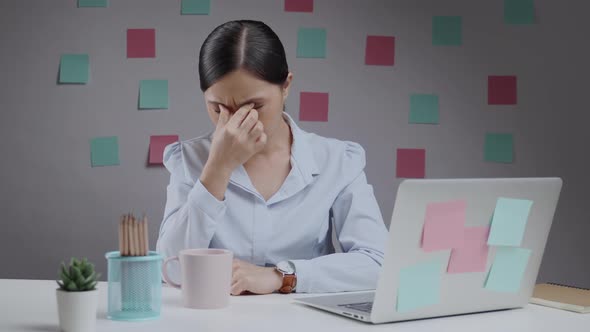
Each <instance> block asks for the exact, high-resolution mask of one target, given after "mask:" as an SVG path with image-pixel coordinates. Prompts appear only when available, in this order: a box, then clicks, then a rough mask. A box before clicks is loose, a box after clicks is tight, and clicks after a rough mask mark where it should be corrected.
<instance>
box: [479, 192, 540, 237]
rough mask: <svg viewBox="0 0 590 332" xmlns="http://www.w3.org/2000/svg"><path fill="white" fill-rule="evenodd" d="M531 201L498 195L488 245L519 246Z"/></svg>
mask: <svg viewBox="0 0 590 332" xmlns="http://www.w3.org/2000/svg"><path fill="white" fill-rule="evenodd" d="M532 206H533V201H531V200H528V199H516V198H505V197H500V198H498V200H497V201H496V208H495V209H494V215H493V216H492V225H491V228H490V235H489V237H488V245H492V246H520V245H521V243H522V238H523V237H524V232H525V230H526V225H527V222H528V220H529V214H530V212H531V207H532Z"/></svg>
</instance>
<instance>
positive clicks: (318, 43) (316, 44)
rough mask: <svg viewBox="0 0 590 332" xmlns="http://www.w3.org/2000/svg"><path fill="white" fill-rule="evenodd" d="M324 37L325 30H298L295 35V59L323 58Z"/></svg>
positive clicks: (324, 55)
mask: <svg viewBox="0 0 590 332" xmlns="http://www.w3.org/2000/svg"><path fill="white" fill-rule="evenodd" d="M326 35H327V34H326V29H322V28H300V29H299V32H298V33H297V57H298V58H325V57H326Z"/></svg>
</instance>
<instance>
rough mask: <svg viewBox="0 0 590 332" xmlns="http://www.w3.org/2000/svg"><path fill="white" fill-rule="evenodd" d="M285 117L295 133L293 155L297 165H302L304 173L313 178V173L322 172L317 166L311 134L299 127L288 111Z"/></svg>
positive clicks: (292, 146)
mask: <svg viewBox="0 0 590 332" xmlns="http://www.w3.org/2000/svg"><path fill="white" fill-rule="evenodd" d="M283 118H285V119H286V120H287V121H288V122H289V127H291V132H292V133H293V144H292V145H291V157H292V158H293V159H295V162H296V163H297V166H299V167H300V171H301V173H302V175H303V176H304V177H310V178H311V177H312V176H313V175H317V174H320V169H319V168H318V166H317V163H316V160H315V156H314V154H313V150H312V146H311V143H310V142H309V134H308V133H306V132H305V131H303V130H302V129H301V128H299V126H298V125H297V124H296V123H295V121H293V118H292V117H291V116H290V115H289V114H288V113H286V112H283Z"/></svg>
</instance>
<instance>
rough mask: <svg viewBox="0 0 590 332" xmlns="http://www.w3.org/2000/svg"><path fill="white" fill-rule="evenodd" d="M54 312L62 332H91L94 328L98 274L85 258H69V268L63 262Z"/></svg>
mask: <svg viewBox="0 0 590 332" xmlns="http://www.w3.org/2000/svg"><path fill="white" fill-rule="evenodd" d="M58 273H59V279H60V280H57V284H58V285H59V288H58V289H57V290H56V294H57V310H58V315H59V325H60V327H61V330H62V331H64V332H92V331H94V330H95V326H96V311H97V307H98V289H96V284H97V282H98V278H99V277H100V273H96V272H95V271H94V264H92V263H90V262H88V260H87V259H86V258H84V259H82V260H78V259H76V258H72V259H71V261H70V264H69V266H66V265H65V264H64V263H63V262H62V263H61V267H60V269H59V272H58Z"/></svg>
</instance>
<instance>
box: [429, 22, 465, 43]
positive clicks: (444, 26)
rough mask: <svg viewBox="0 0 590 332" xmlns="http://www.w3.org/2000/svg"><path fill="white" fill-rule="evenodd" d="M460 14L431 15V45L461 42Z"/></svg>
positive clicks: (461, 23)
mask: <svg viewBox="0 0 590 332" xmlns="http://www.w3.org/2000/svg"><path fill="white" fill-rule="evenodd" d="M462 25H463V19H462V18H461V16H434V17H432V45H436V46H459V45H461V44H462V43H463V33H462Z"/></svg>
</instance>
